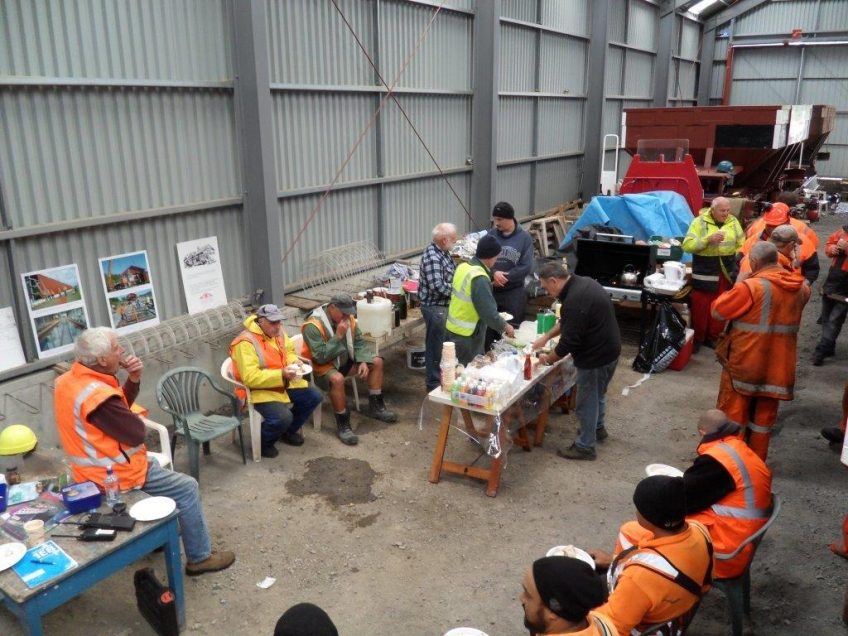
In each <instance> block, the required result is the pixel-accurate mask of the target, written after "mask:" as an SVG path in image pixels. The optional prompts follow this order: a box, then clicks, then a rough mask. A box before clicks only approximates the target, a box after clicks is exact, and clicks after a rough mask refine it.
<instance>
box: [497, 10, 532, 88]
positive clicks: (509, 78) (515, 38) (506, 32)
mask: <svg viewBox="0 0 848 636" xmlns="http://www.w3.org/2000/svg"><path fill="white" fill-rule="evenodd" d="M536 37H537V36H536V32H535V31H534V30H533V29H527V28H522V27H516V26H512V25H510V24H502V25H501V55H500V62H501V63H500V67H501V68H500V84H499V90H501V91H532V90H535V89H534V86H533V78H534V76H535V68H536V63H537V62H536Z"/></svg>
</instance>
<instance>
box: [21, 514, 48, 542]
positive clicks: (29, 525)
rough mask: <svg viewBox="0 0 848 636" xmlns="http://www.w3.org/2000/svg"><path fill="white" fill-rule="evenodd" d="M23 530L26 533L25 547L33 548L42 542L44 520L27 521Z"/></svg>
mask: <svg viewBox="0 0 848 636" xmlns="http://www.w3.org/2000/svg"><path fill="white" fill-rule="evenodd" d="M24 530H26V533H27V547H29V548H34V547H35V546H37V545H40V544H42V543H44V521H42V520H41V519H33V520H31V521H27V522H26V523H25V524H24Z"/></svg>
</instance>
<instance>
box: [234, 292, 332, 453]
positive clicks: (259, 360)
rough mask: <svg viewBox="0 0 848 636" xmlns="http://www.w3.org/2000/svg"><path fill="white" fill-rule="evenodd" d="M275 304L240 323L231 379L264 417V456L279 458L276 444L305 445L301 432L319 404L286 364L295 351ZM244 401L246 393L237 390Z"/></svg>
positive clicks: (316, 396) (318, 397)
mask: <svg viewBox="0 0 848 636" xmlns="http://www.w3.org/2000/svg"><path fill="white" fill-rule="evenodd" d="M282 320H283V313H282V312H281V311H280V310H279V308H278V307H277V306H276V305H262V306H261V307H260V308H259V309H257V310H256V315H254V316H248V317H247V318H246V319H245V321H244V331H242V332H241V333H240V334H239V335H238V336H236V338H235V340H233V341H232V342H231V343H230V357H231V358H232V359H233V376H234V377H235V379H236V380H238V381H239V382H241V383H242V384H244V385H245V386H246V387H247V388H248V389H250V397H251V401H252V403H253V408H255V409H256V410H257V412H258V413H259V415H261V416H262V457H270V458H273V457H276V456H277V455H279V454H280V452H279V451H278V450H277V448H276V446H274V444H275V443H276V442H277V440H280V441H281V442H283V443H284V444H288V445H289V446H301V445H303V434H302V433H301V432H300V429H301V428H302V427H303V425H304V424H305V423H306V420H308V419H309V415H310V414H311V413H312V411H314V410H315V409H316V408H318V407H319V406H320V405H321V401H322V396H321V393H320V392H319V391H317V390H316V389H313V388H312V387H310V386H309V383H308V382H307V381H306V380H304V379H303V376H301V377H298V375H297V370H296V369H294V368H292V367H291V366H290V365H292V364H294V363H296V362H297V361H298V359H297V353H296V352H295V350H294V345H293V344H292V341H291V338H289V337H287V336H286V333H285V331H283V327H282V324H283V323H282ZM236 394H237V395H238V397H239V398H240V399H241V400H242V402H244V400H245V398H246V395H245V391H244V389H241V388H236Z"/></svg>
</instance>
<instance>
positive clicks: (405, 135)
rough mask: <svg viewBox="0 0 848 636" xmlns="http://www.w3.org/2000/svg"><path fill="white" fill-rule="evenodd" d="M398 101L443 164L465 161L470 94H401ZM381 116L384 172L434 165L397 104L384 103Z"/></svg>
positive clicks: (405, 171)
mask: <svg viewBox="0 0 848 636" xmlns="http://www.w3.org/2000/svg"><path fill="white" fill-rule="evenodd" d="M398 102H399V103H400V104H401V106H403V109H404V110H405V111H406V113H407V115H408V116H409V118H410V120H412V123H413V125H414V126H415V128H416V129H417V130H418V133H419V134H420V135H421V138H422V139H423V140H424V142H425V143H426V144H427V147H428V148H429V149H430V152H432V153H433V156H435V157H436V161H437V162H438V163H439V165H440V166H441V167H442V168H456V167H462V166H465V165H466V159H467V158H468V157H470V156H471V98H470V97H448V96H444V95H421V96H418V95H416V96H411V95H403V96H399V97H398ZM382 117H383V141H384V144H385V149H384V151H383V156H384V162H385V172H386V175H387V176H394V175H402V174H412V173H417V172H430V171H433V170H436V169H437V168H436V166H435V165H434V164H433V161H432V160H431V159H430V157H429V156H428V155H427V153H426V151H425V150H424V147H423V146H422V145H421V143H420V142H419V141H418V139H417V137H416V136H415V133H414V132H413V130H412V128H411V127H410V125H409V124H408V123H407V121H406V119H405V118H404V117H403V114H402V113H401V112H400V109H399V108H398V107H397V105H396V104H394V103H393V102H390V103H389V104H387V106H386V107H385V108H384V109H383V113H382Z"/></svg>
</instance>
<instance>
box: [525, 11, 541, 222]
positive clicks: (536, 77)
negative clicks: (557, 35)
mask: <svg viewBox="0 0 848 636" xmlns="http://www.w3.org/2000/svg"><path fill="white" fill-rule="evenodd" d="M536 24H542V0H536ZM534 55H535V58H536V68H534V69H533V91H534V92H536V93H539V92H540V91H541V86H540V85H541V83H542V29H536V50H535V54H534ZM541 99H542V98H541V97H539V96H538V95H536V97H534V98H533V143H532V146H531V150H530V156H531V157H538V156H539V109H540V108H541V107H542V104H541V103H540V102H541ZM538 178H539V162H538V161H534V162H533V163H531V164H530V209H529V210H528V212H529V213H530V214H535V212H536V191H537V189H538V184H537V183H536V180H537V179H538Z"/></svg>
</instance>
